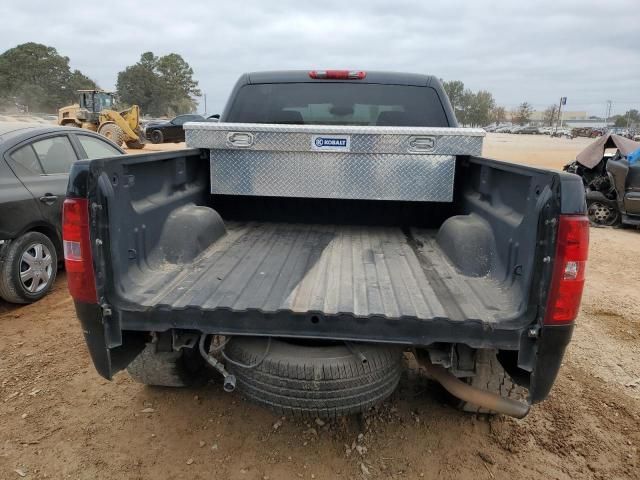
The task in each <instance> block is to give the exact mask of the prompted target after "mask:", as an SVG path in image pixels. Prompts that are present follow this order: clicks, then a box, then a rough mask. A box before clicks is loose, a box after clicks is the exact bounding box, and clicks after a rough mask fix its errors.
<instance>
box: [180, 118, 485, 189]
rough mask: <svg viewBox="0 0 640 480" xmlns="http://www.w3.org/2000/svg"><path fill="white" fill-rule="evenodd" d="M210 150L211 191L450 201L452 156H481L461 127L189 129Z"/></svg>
mask: <svg viewBox="0 0 640 480" xmlns="http://www.w3.org/2000/svg"><path fill="white" fill-rule="evenodd" d="M184 128H185V133H186V142H187V146H188V147H191V148H207V149H210V151H211V155H210V158H211V193H213V194H226V195H258V196H278V197H314V198H344V199H370V200H409V201H431V202H450V201H452V200H453V182H454V174H455V162H456V156H457V155H480V154H481V152H482V139H483V137H484V131H483V130H480V129H464V128H430V127H360V126H324V125H265V124H243V123H200V122H198V123H187V124H185V126H184Z"/></svg>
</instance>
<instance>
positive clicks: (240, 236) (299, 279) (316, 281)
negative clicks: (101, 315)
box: [127, 222, 519, 322]
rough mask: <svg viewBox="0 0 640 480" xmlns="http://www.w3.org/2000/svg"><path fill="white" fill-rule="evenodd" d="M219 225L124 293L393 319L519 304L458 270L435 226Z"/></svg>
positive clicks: (170, 305) (451, 315)
mask: <svg viewBox="0 0 640 480" xmlns="http://www.w3.org/2000/svg"><path fill="white" fill-rule="evenodd" d="M226 228H227V234H226V235H224V236H223V237H222V238H220V239H219V240H218V241H216V242H214V243H213V244H212V245H211V246H210V247H209V248H208V249H206V250H205V251H204V252H202V253H201V254H200V255H199V256H198V257H197V258H196V259H195V260H194V261H193V262H192V263H190V264H186V265H165V266H164V267H163V268H162V269H156V270H154V272H153V278H154V279H155V281H154V282H152V283H151V282H148V281H146V282H144V283H141V285H144V286H145V289H144V291H140V290H135V289H134V290H133V291H129V292H128V294H127V297H129V299H130V300H131V301H132V302H135V303H136V304H139V305H140V306H141V307H143V308H161V309H171V310H172V309H188V308H197V309H201V310H220V309H226V310H229V311H247V310H259V311H261V312H263V313H275V312H279V311H291V312H296V313H304V312H319V313H321V314H322V315H332V314H345V313H346V314H350V315H354V316H355V317H370V316H382V317H385V318H387V319H396V320H398V319H401V318H403V317H412V318H418V319H423V320H429V319H434V318H447V319H450V320H460V321H463V320H479V321H482V322H497V321H499V320H502V319H505V318H506V317H510V316H514V315H516V314H517V310H518V307H519V306H518V305H517V304H515V302H514V301H513V300H512V299H511V298H510V295H509V291H510V289H508V288H501V287H500V285H499V284H498V283H497V282H496V281H495V280H492V279H490V278H489V277H479V278H478V277H469V276H465V275H462V274H460V273H458V272H457V271H456V269H455V267H454V266H453V265H452V264H451V263H450V262H449V261H448V259H447V258H446V256H445V254H444V253H443V252H442V250H441V249H440V248H439V246H438V245H437V243H436V240H435V236H436V233H437V230H422V229H408V230H403V229H401V228H399V227H374V226H349V225H346V226H345V225H310V224H287V223H268V222H267V223H258V222H226ZM147 280H148V277H147ZM134 283H135V282H134Z"/></svg>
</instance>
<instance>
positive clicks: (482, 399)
mask: <svg viewBox="0 0 640 480" xmlns="http://www.w3.org/2000/svg"><path fill="white" fill-rule="evenodd" d="M416 359H417V360H418V362H419V363H420V365H422V366H423V367H424V369H425V370H426V371H427V373H428V374H429V376H431V377H432V378H433V379H434V380H436V381H437V382H438V383H440V385H442V386H443V387H444V389H445V390H446V391H447V392H449V393H450V394H451V395H453V396H455V397H458V398H459V399H460V400H463V401H465V402H469V403H473V404H474V405H477V406H478V407H481V408H486V409H487V410H492V411H494V412H498V413H502V414H503V415H508V416H510V417H515V418H524V417H526V416H527V414H528V413H529V409H530V408H531V406H530V405H529V404H527V403H523V402H518V401H517V400H512V399H511V398H504V397H501V396H500V395H496V394H495V393H491V392H488V391H486V390H481V389H479V388H476V387H472V386H471V385H468V384H466V383H464V382H463V381H462V380H460V379H459V378H457V377H456V376H455V375H453V374H452V373H451V372H449V371H447V370H446V369H445V368H444V367H441V366H440V365H434V364H433V363H431V360H430V359H429V354H424V353H419V352H417V353H416Z"/></svg>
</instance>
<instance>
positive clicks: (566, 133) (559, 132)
mask: <svg viewBox="0 0 640 480" xmlns="http://www.w3.org/2000/svg"><path fill="white" fill-rule="evenodd" d="M551 136H552V137H559V138H573V133H572V131H571V129H569V128H558V129H556V130H554V131H552V132H551Z"/></svg>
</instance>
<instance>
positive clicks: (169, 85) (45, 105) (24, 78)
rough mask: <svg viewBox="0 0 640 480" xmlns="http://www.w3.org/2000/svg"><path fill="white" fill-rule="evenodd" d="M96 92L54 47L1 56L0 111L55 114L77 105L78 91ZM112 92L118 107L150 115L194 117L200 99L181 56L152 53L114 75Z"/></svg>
mask: <svg viewBox="0 0 640 480" xmlns="http://www.w3.org/2000/svg"><path fill="white" fill-rule="evenodd" d="M99 88H100V87H99V85H98V84H97V83H96V82H95V81H94V80H92V79H91V78H90V77H89V76H87V75H85V74H84V73H83V72H81V71H80V70H77V69H76V70H71V67H70V66H69V57H65V56H63V55H60V54H59V53H58V51H57V50H56V49H55V48H54V47H50V46H47V45H42V44H39V43H33V42H31V43H24V44H22V45H18V46H16V47H14V48H11V49H9V50H6V51H5V52H3V53H2V54H0V109H18V110H19V111H23V112H49V113H55V112H56V111H57V109H58V108H60V107H63V106H65V105H69V104H71V103H74V102H77V98H78V95H77V90H82V89H99ZM116 93H117V96H118V101H119V104H120V105H119V107H121V108H125V107H128V106H130V105H133V104H137V105H139V106H140V108H141V110H142V112H143V113H144V114H149V115H152V116H162V115H178V114H181V113H189V112H193V111H194V110H195V109H196V107H197V103H196V98H197V97H199V96H200V95H201V92H200V90H199V89H198V81H197V80H195V79H194V78H193V69H192V68H191V67H190V66H189V64H188V63H187V62H186V61H185V60H184V59H183V58H182V57H181V56H180V55H178V54H177V53H170V54H168V55H164V56H156V55H154V54H153V52H145V53H143V54H142V55H141V56H140V60H139V61H138V62H137V63H135V64H134V65H130V66H127V67H125V68H124V70H122V71H121V72H119V73H118V76H117V88H116Z"/></svg>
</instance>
